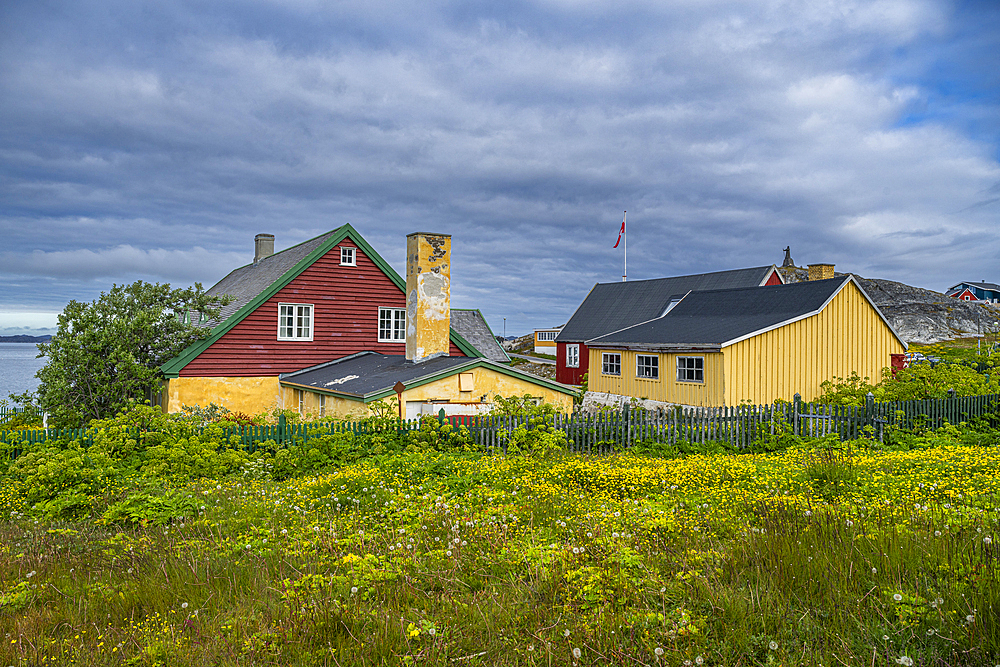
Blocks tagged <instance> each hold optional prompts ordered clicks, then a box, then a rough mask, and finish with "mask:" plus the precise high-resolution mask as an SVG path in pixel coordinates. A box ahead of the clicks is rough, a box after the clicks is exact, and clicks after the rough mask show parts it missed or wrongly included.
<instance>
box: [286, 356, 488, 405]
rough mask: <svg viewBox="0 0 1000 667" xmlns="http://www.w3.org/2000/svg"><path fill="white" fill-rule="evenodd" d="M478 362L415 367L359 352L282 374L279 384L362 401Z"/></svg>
mask: <svg viewBox="0 0 1000 667" xmlns="http://www.w3.org/2000/svg"><path fill="white" fill-rule="evenodd" d="M478 362H479V360H478V359H476V358H475V357H434V358H433V359H428V360H427V361H422V362H420V363H418V364H417V363H413V362H412V361H407V360H406V357H405V356H403V355H399V354H392V355H389V354H378V353H377V352H359V353H358V354H354V355H351V356H349V357H344V358H343V359H337V360H336V361H331V362H329V363H326V364H320V365H319V366H311V367H309V368H304V369H302V370H301V371H296V372H294V373H285V374H283V375H281V376H280V380H281V381H282V382H288V383H292V384H297V385H302V386H307V387H316V388H317V389H321V390H326V391H332V392H336V393H338V394H347V395H349V396H356V397H358V398H363V397H365V396H369V395H372V394H379V393H382V392H384V391H387V390H389V389H392V387H393V386H395V384H396V383H397V382H402V383H403V384H404V385H405V384H410V383H412V382H415V381H418V380H426V379H429V378H431V377H434V376H437V375H441V374H444V373H448V372H449V371H455V369H457V368H459V367H462V366H469V365H474V364H476V363H478Z"/></svg>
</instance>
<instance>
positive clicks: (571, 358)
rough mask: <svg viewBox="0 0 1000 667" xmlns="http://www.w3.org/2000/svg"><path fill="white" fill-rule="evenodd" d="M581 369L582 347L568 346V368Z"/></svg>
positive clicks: (576, 345) (573, 344)
mask: <svg viewBox="0 0 1000 667" xmlns="http://www.w3.org/2000/svg"><path fill="white" fill-rule="evenodd" d="M579 367H580V346H579V345H578V344H577V343H567V345H566V368H579Z"/></svg>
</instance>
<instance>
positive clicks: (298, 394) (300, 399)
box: [295, 389, 306, 416]
mask: <svg viewBox="0 0 1000 667" xmlns="http://www.w3.org/2000/svg"><path fill="white" fill-rule="evenodd" d="M295 405H296V407H297V408H298V410H299V415H300V416H301V415H304V414H305V413H306V392H304V391H303V390H301V389H296V390H295Z"/></svg>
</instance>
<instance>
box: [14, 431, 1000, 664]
mask: <svg viewBox="0 0 1000 667" xmlns="http://www.w3.org/2000/svg"><path fill="white" fill-rule="evenodd" d="M820 444H821V445H822V446H817V447H815V448H806V449H792V450H787V451H785V452H781V453H775V454H746V455H729V454H727V455H721V454H720V455H690V456H685V457H681V458H670V459H668V458H655V457H636V456H627V455H621V456H613V457H608V458H582V457H571V456H556V457H554V458H544V459H538V458H532V457H510V458H495V457H489V456H484V455H480V454H474V453H454V454H398V455H392V456H387V457H383V458H381V459H379V460H374V459H372V460H363V461H362V462H360V463H359V464H357V465H353V466H350V467H346V468H343V469H340V470H336V471H332V472H329V473H326V474H322V475H318V476H310V477H302V478H297V479H291V480H287V481H284V482H273V481H268V480H266V479H262V478H264V477H266V475H265V471H262V470H259V469H254V468H253V467H248V468H245V469H244V474H243V475H241V476H238V477H236V478H228V479H224V480H219V481H210V480H202V481H200V482H198V483H194V484H190V485H187V486H182V487H179V488H170V487H164V486H161V487H159V488H158V489H150V488H149V487H146V488H145V489H144V490H143V491H142V492H141V493H139V492H137V493H136V494H135V495H134V496H133V498H132V500H131V501H129V502H128V503H125V504H119V505H118V506H117V507H118V509H117V510H116V514H115V515H114V516H109V517H106V518H103V519H100V518H99V519H97V520H93V519H90V520H84V521H78V522H61V523H48V522H45V521H39V520H36V519H35V518H33V514H32V509H31V508H30V507H26V506H24V500H23V499H24V498H25V497H26V493H27V490H26V489H21V488H17V487H16V485H13V484H8V485H6V486H5V487H4V488H3V489H2V490H0V509H2V511H3V515H4V519H3V522H2V523H0V633H2V638H3V641H2V644H0V665H17V666H28V665H31V666H39V665H67V664H78V665H164V666H168V665H378V664H388V665H397V664H399V665H415V664H428V665H430V664H433V665H545V666H548V665H605V664H612V665H702V664H704V665H733V666H735V665H896V664H903V665H907V664H918V665H992V664H994V661H997V660H998V658H997V652H998V650H1000V623H998V618H997V612H998V611H1000V606H998V604H1000V599H998V596H1000V568H998V564H997V551H996V548H997V545H996V544H995V540H996V539H1000V535H998V532H997V531H998V528H997V519H998V517H997V513H996V510H997V499H998V494H997V491H998V485H1000V452H998V450H996V449H995V448H992V447H982V446H965V445H961V444H959V441H958V439H957V437H955V435H954V433H952V434H949V433H941V434H939V435H937V436H934V437H931V438H929V439H928V442H927V443H926V447H924V448H922V449H918V450H914V451H907V452H893V451H871V450H867V449H865V448H863V447H861V446H860V444H861V443H847V444H846V445H845V446H844V447H843V448H841V447H840V446H839V444H838V446H837V447H836V448H833V447H830V443H829V442H822V443H820Z"/></svg>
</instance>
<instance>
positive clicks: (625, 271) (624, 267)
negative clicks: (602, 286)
mask: <svg viewBox="0 0 1000 667" xmlns="http://www.w3.org/2000/svg"><path fill="white" fill-rule="evenodd" d="M627 215H628V211H623V212H622V229H624V230H625V231H624V232H622V236H624V237H625V246H624V248H623V250H624V251H625V252H624V259H623V264H622V282H623V283H624V282H628V229H626V228H625V217H626V216H627Z"/></svg>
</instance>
